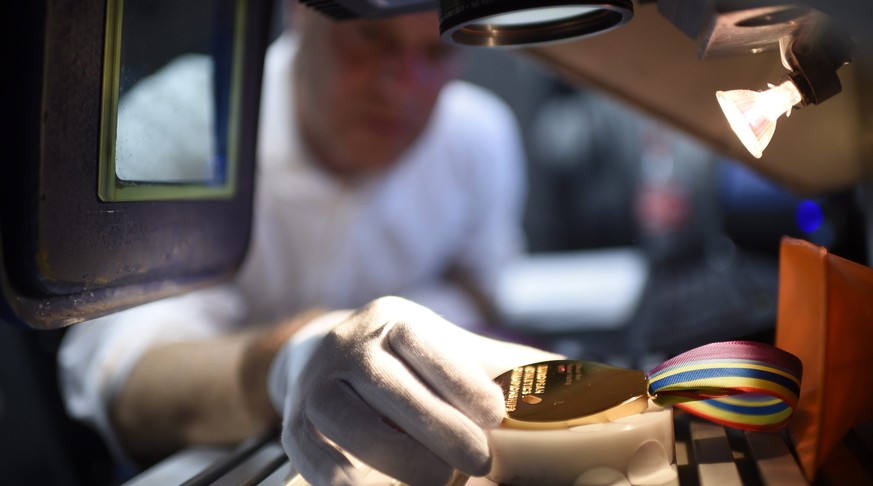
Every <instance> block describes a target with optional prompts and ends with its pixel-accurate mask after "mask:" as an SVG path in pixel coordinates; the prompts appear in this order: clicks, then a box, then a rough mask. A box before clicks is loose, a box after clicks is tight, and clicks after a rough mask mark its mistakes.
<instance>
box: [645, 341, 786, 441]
mask: <svg viewBox="0 0 873 486" xmlns="http://www.w3.org/2000/svg"><path fill="white" fill-rule="evenodd" d="M802 374H803V364H802V363H801V361H800V360H799V359H798V358H797V357H796V356H794V355H792V354H790V353H788V352H785V351H783V350H781V349H779V348H777V347H774V346H770V345H767V344H763V343H756V342H750V341H727V342H721V343H712V344H707V345H705V346H700V347H698V348H694V349H692V350H690V351H686V352H685V353H682V354H680V355H678V356H676V357H674V358H672V359H670V360H667V361H665V362H664V363H662V364H661V365H659V366H657V367H655V368H654V369H652V370H651V371H650V372H649V374H648V381H649V387H648V391H649V395H650V396H651V397H652V398H653V400H654V401H655V403H658V404H660V405H675V406H676V407H678V408H681V409H683V410H686V411H688V412H690V413H693V414H695V415H698V416H700V417H703V418H705V419H707V420H710V421H712V422H715V423H718V424H721V425H725V426H728V427H734V428H739V429H746V430H754V431H759V432H766V431H774V430H779V429H781V428H782V427H784V426H785V425H786V424H787V423H788V421H789V420H790V418H791V416H792V414H793V413H794V409H795V408H796V406H797V400H798V395H799V393H800V380H801V377H802Z"/></svg>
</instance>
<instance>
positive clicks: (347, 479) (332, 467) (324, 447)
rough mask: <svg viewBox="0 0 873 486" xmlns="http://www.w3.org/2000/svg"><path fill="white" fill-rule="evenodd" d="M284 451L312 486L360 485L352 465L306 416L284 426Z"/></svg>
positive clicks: (302, 415)
mask: <svg viewBox="0 0 873 486" xmlns="http://www.w3.org/2000/svg"><path fill="white" fill-rule="evenodd" d="M282 447H283V448H284V449H285V453H286V454H288V458H289V459H290V462H291V465H292V466H293V467H294V468H295V469H297V471H298V472H300V474H301V475H302V476H303V477H304V478H306V480H307V482H309V483H310V484H331V485H341V486H346V485H356V484H359V482H360V479H359V475H358V473H357V470H356V469H355V467H354V466H353V465H352V463H351V462H349V460H348V459H347V458H346V457H345V456H344V455H343V454H342V453H341V452H339V451H338V450H337V449H336V447H334V446H333V445H331V444H329V443H328V442H327V441H326V440H325V439H324V438H323V437H322V436H321V435H320V434H319V433H318V431H316V429H315V427H314V426H313V424H312V423H311V422H310V421H309V420H308V419H307V418H306V415H305V414H304V413H302V412H301V413H297V414H296V415H295V416H294V419H293V420H291V421H289V422H288V423H286V424H284V425H283V427H282Z"/></svg>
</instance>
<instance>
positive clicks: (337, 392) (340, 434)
mask: <svg viewBox="0 0 873 486" xmlns="http://www.w3.org/2000/svg"><path fill="white" fill-rule="evenodd" d="M316 395H317V396H318V397H319V399H318V400H317V403H315V400H310V401H309V403H307V405H306V406H307V410H311V413H310V414H309V415H310V417H311V420H312V422H313V424H314V425H315V426H316V427H317V428H318V430H319V431H320V432H321V433H322V434H323V435H324V436H325V437H327V438H329V439H330V440H332V441H334V442H335V443H336V444H337V445H339V446H340V447H342V448H343V449H344V450H345V451H347V452H348V453H349V454H351V455H353V456H355V457H357V458H358V459H360V460H361V461H363V462H364V463H366V464H368V465H370V466H372V467H374V468H376V469H378V470H379V471H382V472H383V473H385V474H388V475H389V476H391V477H392V478H394V479H397V480H400V481H402V482H404V483H406V484H415V485H419V484H421V485H425V484H433V485H442V484H445V483H446V482H447V481H448V480H449V477H450V476H451V473H452V468H451V467H450V466H449V465H448V464H447V463H446V462H445V461H443V460H442V459H440V458H439V457H437V456H436V455H435V454H434V453H433V452H431V451H430V450H429V449H428V448H427V447H425V446H424V445H422V444H421V443H420V442H418V441H417V440H415V439H414V438H413V437H411V436H410V435H408V434H406V433H405V432H403V431H401V430H399V429H398V428H396V427H395V426H393V425H391V424H389V423H388V422H387V421H386V420H385V419H384V418H383V417H382V416H381V415H380V414H379V413H377V412H376V411H375V410H374V409H373V408H372V407H370V406H369V405H368V404H367V403H366V402H364V401H363V400H362V399H361V397H360V396H358V394H357V393H356V392H355V391H354V390H353V389H352V388H351V386H350V385H349V384H347V383H345V382H343V381H341V380H333V381H331V382H330V383H326V384H324V386H323V387H321V390H319V392H318V393H317V394H316Z"/></svg>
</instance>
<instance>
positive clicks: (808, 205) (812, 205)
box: [794, 199, 824, 233]
mask: <svg viewBox="0 0 873 486" xmlns="http://www.w3.org/2000/svg"><path fill="white" fill-rule="evenodd" d="M794 217H795V219H796V220H797V226H798V227H800V229H801V230H803V231H804V232H806V233H812V232H814V231H816V230H818V229H819V228H821V225H822V223H823V222H824V212H823V211H822V209H821V206H819V204H818V203H817V202H815V201H811V200H809V199H804V200H803V201H800V204H798V205H797V210H796V211H795V212H794Z"/></svg>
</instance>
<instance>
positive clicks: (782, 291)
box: [776, 237, 873, 481]
mask: <svg viewBox="0 0 873 486" xmlns="http://www.w3.org/2000/svg"><path fill="white" fill-rule="evenodd" d="M777 315H778V317H777V325H776V346H778V347H780V348H782V349H784V350H786V351H788V352H790V353H793V354H795V355H796V356H798V357H799V358H800V359H801V360H802V361H803V382H802V385H801V391H800V402H799V404H798V409H797V411H796V413H795V416H794V418H793V419H792V422H791V424H790V425H789V427H790V429H789V430H790V432H791V436H792V439H793V440H794V442H795V447H796V451H797V455H798V459H799V460H800V463H801V465H802V467H803V469H804V472H805V474H806V476H807V479H809V480H810V481H812V480H813V478H814V477H815V476H816V473H817V472H818V470H819V468H820V467H821V466H822V465H823V464H824V462H825V461H826V460H827V458H828V455H829V453H830V452H831V451H832V450H833V449H834V447H835V446H836V445H837V444H839V443H840V441H841V440H842V439H843V437H844V436H845V435H846V433H847V432H848V431H849V430H851V429H852V428H853V427H855V426H856V425H858V424H862V423H865V422H870V421H871V420H873V269H871V268H869V267H866V266H863V265H859V264H857V263H853V262H851V261H849V260H846V259H844V258H840V257H838V256H836V255H833V254H830V253H828V251H827V249H825V248H822V247H819V246H816V245H813V244H811V243H809V242H806V241H803V240H798V239H794V238H788V237H786V238H783V240H782V244H781V248H780V257H779V308H778V314H777Z"/></svg>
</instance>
